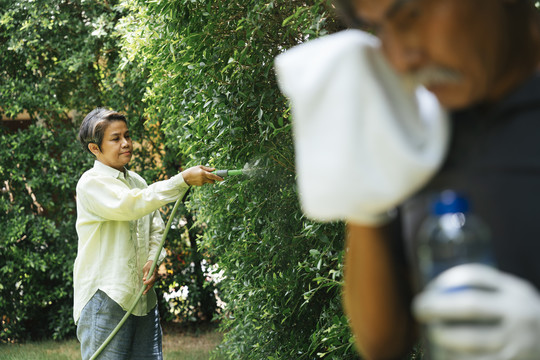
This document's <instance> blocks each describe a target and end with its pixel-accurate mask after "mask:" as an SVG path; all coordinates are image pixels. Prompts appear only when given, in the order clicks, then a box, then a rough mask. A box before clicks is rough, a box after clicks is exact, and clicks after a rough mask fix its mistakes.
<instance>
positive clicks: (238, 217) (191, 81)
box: [123, 0, 357, 359]
mask: <svg viewBox="0 0 540 360" xmlns="http://www.w3.org/2000/svg"><path fill="white" fill-rule="evenodd" d="M124 4H126V5H129V8H130V12H131V13H132V14H137V15H136V18H137V20H138V21H137V22H136V23H135V22H133V21H130V22H128V23H125V24H123V28H124V31H125V35H124V39H125V42H124V49H125V51H126V52H127V53H126V55H125V56H126V59H131V60H132V61H136V62H138V63H139V64H144V66H145V68H146V69H147V70H148V71H149V76H150V77H149V80H150V81H149V85H148V89H147V91H146V97H145V103H146V116H147V117H148V118H149V119H150V122H151V123H154V124H156V125H159V126H160V128H161V129H162V130H163V131H164V133H165V137H164V142H165V146H166V148H167V149H168V151H169V152H173V153H176V154H178V157H181V158H184V159H186V160H187V161H188V164H189V165H193V164H197V163H208V164H210V165H213V166H216V167H218V168H242V167H243V166H244V165H245V164H246V162H248V163H249V164H248V165H251V166H253V167H254V168H255V169H256V171H255V172H254V175H253V176H252V177H240V178H229V179H227V180H226V181H225V182H224V183H221V184H219V185H215V186H207V187H203V188H201V189H197V190H196V191H194V192H193V194H192V198H191V200H190V201H189V203H188V207H189V208H190V209H191V210H192V211H193V212H194V213H195V214H196V217H197V220H198V223H199V224H200V225H203V226H205V231H204V235H203V236H202V237H201V238H200V239H199V246H200V247H201V248H203V249H205V251H208V252H210V253H211V254H213V255H214V256H215V258H216V259H217V261H218V264H219V266H220V268H221V269H224V270H225V276H226V279H225V280H224V281H223V283H222V284H221V289H222V292H221V294H222V297H223V299H224V301H225V302H226V303H227V308H226V314H225V316H224V317H223V320H224V321H223V323H222V324H223V325H222V326H223V328H224V329H225V330H227V334H226V337H225V341H224V343H223V345H222V352H223V353H224V354H227V355H228V357H229V358H231V359H254V358H255V359H261V358H268V359H292V358H294V359H313V358H328V359H353V358H357V355H356V353H355V352H354V350H353V347H352V340H351V334H350V332H349V328H348V325H347V320H346V318H345V317H344V316H343V312H342V309H341V282H342V276H343V271H342V263H343V262H342V257H343V224H340V223H336V224H329V225H328V224H327V225H322V224H318V223H313V222H311V221H308V220H306V219H305V218H304V217H303V215H302V212H301V209H300V208H299V205H298V199H297V196H296V188H295V173H294V171H295V169H294V148H293V143H292V138H291V131H290V130H291V123H290V121H289V113H288V108H287V105H286V100H285V99H284V98H283V97H282V96H281V94H280V92H279V90H278V88H277V86H276V80H275V75H274V73H273V59H274V57H275V56H276V55H277V54H279V53H280V52H281V51H283V50H284V49H286V48H289V47H291V46H294V45H296V44H297V43H299V42H301V41H305V40H306V39H308V38H313V37H317V36H320V35H323V34H325V33H327V32H328V31H332V29H333V30H335V29H337V28H338V26H337V25H336V23H335V22H334V21H333V20H332V17H331V16H330V14H329V12H328V9H327V7H326V6H325V3H324V1H321V0H319V1H315V2H314V3H313V4H311V5H307V4H306V3H304V2H301V1H286V2H285V1H265V2H260V1H255V0H251V1H250V0H243V1H237V2H211V1H187V0H177V1H156V2H151V3H147V2H142V1H130V2H127V1H126V2H125V3H124ZM321 165H322V166H323V165H324V164H321Z"/></svg>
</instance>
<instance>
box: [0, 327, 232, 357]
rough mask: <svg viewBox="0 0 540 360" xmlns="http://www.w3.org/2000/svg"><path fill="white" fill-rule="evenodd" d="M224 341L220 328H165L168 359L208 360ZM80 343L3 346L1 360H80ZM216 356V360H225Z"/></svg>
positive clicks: (65, 342)
mask: <svg viewBox="0 0 540 360" xmlns="http://www.w3.org/2000/svg"><path fill="white" fill-rule="evenodd" d="M222 338H223V334H221V333H220V332H219V331H218V330H217V328H216V326H212V325H201V326H197V327H189V328H186V327H183V326H182V325H180V324H165V325H163V352H164V358H165V360H176V359H182V360H207V359H209V358H210V355H211V353H212V351H213V350H215V348H216V347H217V345H219V343H220V342H221V340H222ZM80 359H81V355H80V349H79V342H78V341H77V340H76V339H72V340H65V341H52V340H51V341H44V342H31V343H26V344H2V345H0V360H80ZM221 359H222V358H220V357H215V360H221Z"/></svg>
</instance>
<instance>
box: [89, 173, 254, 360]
mask: <svg viewBox="0 0 540 360" xmlns="http://www.w3.org/2000/svg"><path fill="white" fill-rule="evenodd" d="M214 173H215V174H216V175H218V176H221V177H226V176H236V175H245V174H246V171H245V170H216V171H214ZM181 202H182V198H180V199H178V200H176V202H175V203H174V207H173V209H172V211H171V215H170V216H169V220H168V221H167V225H166V226H165V231H164V232H163V236H162V237H161V242H160V243H159V248H158V251H157V252H156V256H155V257H154V260H153V261H152V267H151V268H150V271H149V272H148V274H153V273H154V270H155V268H156V264H157V262H158V259H159V254H161V249H163V245H164V244H165V239H166V238H167V233H168V232H169V229H170V228H171V223H172V219H173V218H174V216H175V215H176V211H177V210H178V206H179V205H180V203H181ZM150 276H151V275H150ZM146 286H147V285H144V284H143V286H142V287H141V290H139V293H138V294H137V297H136V298H135V300H134V301H133V304H131V307H130V308H129V309H128V311H127V312H126V314H125V315H124V317H123V318H122V320H120V322H119V323H118V325H116V327H115V328H114V329H113V331H112V332H111V333H110V335H109V336H108V337H107V339H105V341H104V342H103V344H101V346H100V347H99V349H97V350H96V352H95V353H94V355H92V357H91V358H90V360H94V359H97V357H98V356H99V354H101V352H102V351H103V349H105V347H106V346H107V345H108V344H109V343H110V342H111V340H112V339H113V337H114V336H115V335H116V333H117V332H118V331H119V330H120V328H121V327H122V325H124V323H125V322H126V320H127V319H128V317H129V316H130V315H131V313H132V312H133V309H135V306H136V305H137V303H138V302H139V300H140V298H141V296H142V294H143V292H144V289H145V288H146Z"/></svg>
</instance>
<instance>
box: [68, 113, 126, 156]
mask: <svg viewBox="0 0 540 360" xmlns="http://www.w3.org/2000/svg"><path fill="white" fill-rule="evenodd" d="M113 121H123V122H125V123H126V124H127V119H126V117H125V116H124V115H122V114H120V113H119V112H117V111H114V110H109V109H105V108H96V109H94V110H92V111H90V112H89V113H88V115H86V117H85V118H84V120H83V122H82V124H81V127H80V129H79V136H78V139H79V142H80V143H81V145H82V147H83V148H84V149H85V150H86V151H88V152H89V153H91V154H92V152H91V151H90V149H88V144H92V143H93V144H96V145H97V146H98V147H99V149H100V150H101V143H102V141H103V136H104V135H105V129H107V127H108V126H109V124H110V123H111V122H113Z"/></svg>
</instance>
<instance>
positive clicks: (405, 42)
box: [383, 37, 427, 73]
mask: <svg viewBox="0 0 540 360" xmlns="http://www.w3.org/2000/svg"><path fill="white" fill-rule="evenodd" d="M383 51H384V54H385V55H386V58H387V59H388V61H389V62H390V64H391V65H392V66H393V67H394V69H396V70H397V71H398V72H400V73H408V72H411V71H414V70H418V69H419V68H421V67H422V66H425V65H426V63H427V56H426V53H425V51H424V50H423V48H422V47H421V46H420V43H419V42H418V41H416V40H415V39H411V38H408V39H407V38H405V37H394V38H388V39H383Z"/></svg>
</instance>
